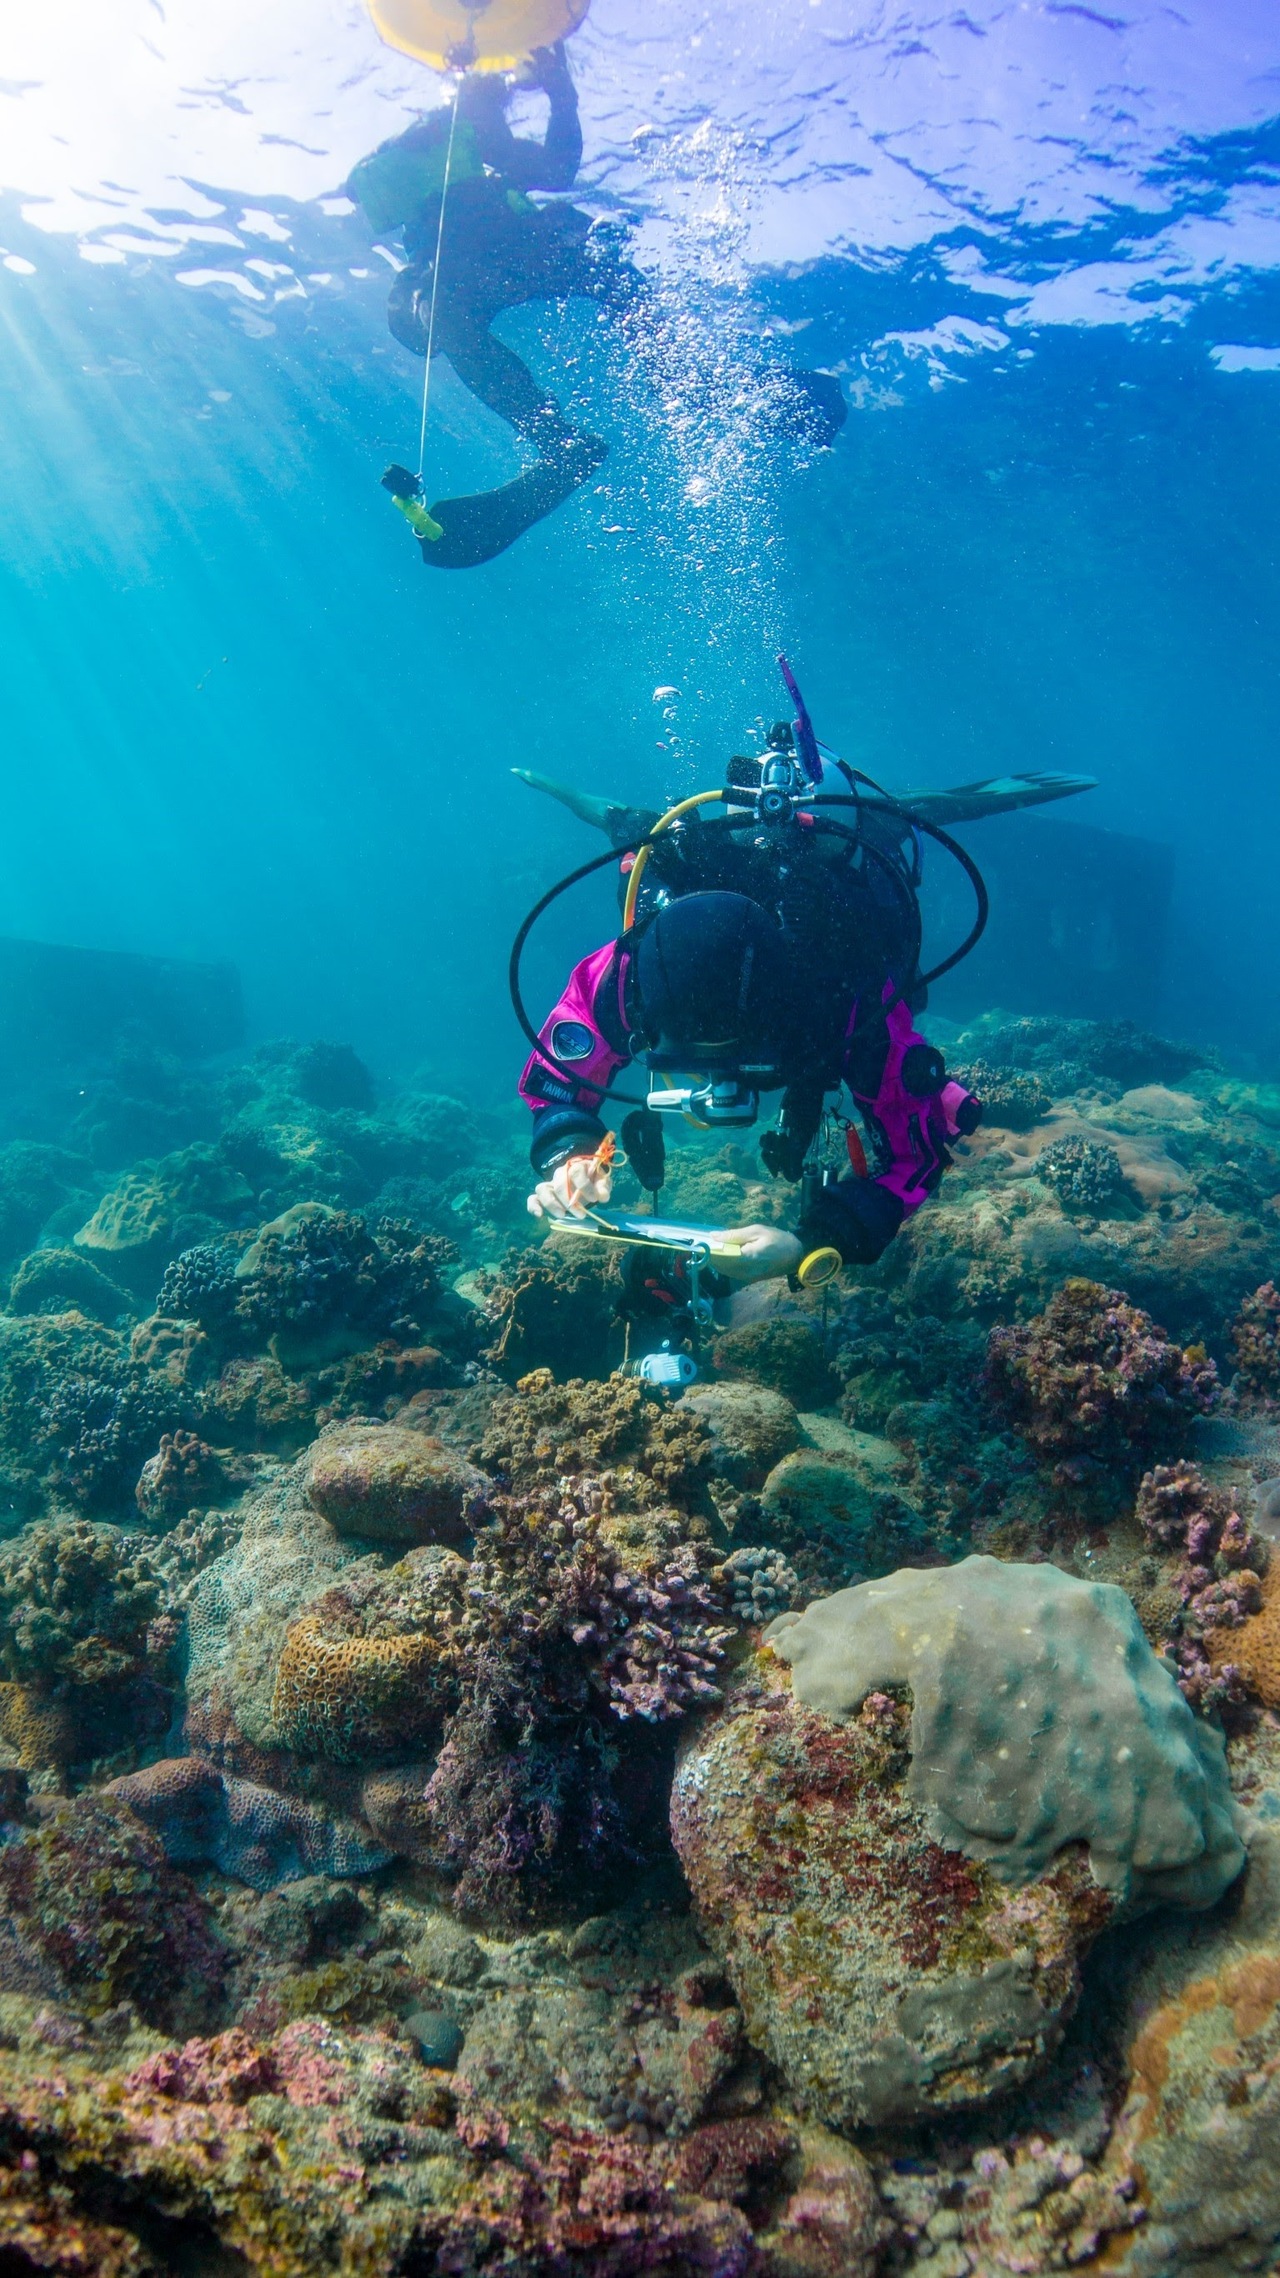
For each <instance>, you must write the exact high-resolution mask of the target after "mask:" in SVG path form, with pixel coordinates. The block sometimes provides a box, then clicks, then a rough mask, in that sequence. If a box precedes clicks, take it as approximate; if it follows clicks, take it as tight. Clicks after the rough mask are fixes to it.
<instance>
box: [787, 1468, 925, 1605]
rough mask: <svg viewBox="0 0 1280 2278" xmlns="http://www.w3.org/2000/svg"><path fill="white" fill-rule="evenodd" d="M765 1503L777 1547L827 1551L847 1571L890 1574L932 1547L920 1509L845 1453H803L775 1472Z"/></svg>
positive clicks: (839, 1566)
mask: <svg viewBox="0 0 1280 2278" xmlns="http://www.w3.org/2000/svg"><path fill="white" fill-rule="evenodd" d="M761 1501H762V1503H763V1506H764V1518H765V1523H766V1529H767V1532H768V1537H769V1540H770V1541H771V1542H777V1543H780V1544H781V1545H782V1547H783V1548H784V1549H787V1550H791V1549H795V1550H799V1549H802V1548H805V1547H815V1548H817V1547H821V1548H822V1549H823V1550H824V1551H825V1552H827V1553H828V1554H829V1555H830V1556H832V1557H833V1558H834V1561H835V1563H836V1566H837V1569H838V1570H839V1571H842V1572H845V1573H847V1574H851V1575H852V1574H857V1575H864V1574H886V1573H890V1572H892V1570H893V1568H894V1567H895V1566H897V1565H898V1564H899V1563H900V1561H901V1560H902V1559H903V1558H909V1557H910V1556H911V1555H912V1553H913V1552H917V1553H918V1552H919V1551H921V1550H923V1549H924V1547H925V1535H924V1524H923V1521H922V1520H921V1519H920V1518H919V1517H918V1515H917V1514H916V1512H914V1511H913V1510H912V1509H911V1508H910V1506H909V1505H908V1504H906V1503H904V1502H902V1501H901V1499H900V1498H899V1497H898V1496H896V1495H893V1494H890V1493H886V1492H885V1490H884V1488H883V1487H882V1486H879V1485H876V1484H873V1483H872V1482H871V1481H870V1480H868V1478H867V1477H866V1475H865V1473H864V1472H863V1470H862V1469H860V1468H859V1467H858V1465H857V1464H855V1463H854V1462H853V1461H851V1459H850V1457H849V1456H848V1455H847V1454H846V1453H844V1452H843V1451H842V1450H837V1449H823V1448H797V1449H796V1450H795V1452H794V1453H793V1454H791V1455H788V1456H786V1457H784V1459H783V1461H782V1462H781V1463H780V1464H778V1465H777V1466H776V1467H775V1469H774V1470H773V1471H771V1472H770V1474H769V1477H768V1478H767V1479H766V1481H765V1484H764V1493H763V1495H762V1497H761Z"/></svg>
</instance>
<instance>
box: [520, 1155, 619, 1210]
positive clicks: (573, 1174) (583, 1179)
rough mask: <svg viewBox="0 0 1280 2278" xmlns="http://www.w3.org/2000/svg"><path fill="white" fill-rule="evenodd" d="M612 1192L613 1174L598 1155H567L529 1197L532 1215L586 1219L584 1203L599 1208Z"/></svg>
mask: <svg viewBox="0 0 1280 2278" xmlns="http://www.w3.org/2000/svg"><path fill="white" fill-rule="evenodd" d="M612 1193H613V1173H612V1172H611V1171H610V1170H608V1169H607V1168H605V1167H603V1166H602V1165H601V1163H600V1160H599V1156H598V1154H593V1155H570V1157H569V1159H568V1161H567V1162H564V1163H559V1164H557V1166H556V1168H555V1170H554V1171H553V1172H552V1174H551V1176H550V1178H549V1179H543V1180H542V1181H541V1182H540V1183H539V1185H537V1186H536V1187H535V1188H534V1190H533V1193H532V1194H531V1195H530V1196H529V1201H528V1210H529V1215H530V1217H531V1218H585V1217H586V1215H587V1206H588V1205H589V1206H590V1207H591V1208H592V1209H593V1210H596V1209H599V1208H600V1207H601V1206H602V1205H603V1204H604V1203H606V1202H607V1201H608V1200H609V1197H610V1195H611V1194H612Z"/></svg>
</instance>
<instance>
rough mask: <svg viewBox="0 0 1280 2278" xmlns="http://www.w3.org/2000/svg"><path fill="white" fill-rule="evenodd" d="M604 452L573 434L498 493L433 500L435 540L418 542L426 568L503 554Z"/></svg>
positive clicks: (468, 565) (473, 563) (466, 565)
mask: <svg viewBox="0 0 1280 2278" xmlns="http://www.w3.org/2000/svg"><path fill="white" fill-rule="evenodd" d="M608 448H609V446H608V444H607V443H602V442H601V441H600V439H599V437H598V436H595V435H575V436H574V437H573V439H572V441H571V442H569V443H567V444H566V446H565V448H564V449H563V450H562V451H557V452H556V454H555V457H554V458H551V459H541V460H539V462H538V465H537V466H536V467H530V468H529V469H528V470H527V472H526V473H524V474H522V475H517V476H516V478H515V480H514V482H508V483H503V484H502V485H501V487H500V488H499V489H498V490H482V491H477V492H476V493H475V495H474V496H473V497H471V498H442V499H439V500H437V502H436V503H435V504H434V505H433V506H432V508H431V519H432V521H433V522H437V523H438V524H439V525H440V529H441V536H440V537H439V538H424V540H423V543H422V559H423V561H424V562H425V563H426V565H427V567H428V569H477V568H478V567H479V565H480V563H481V562H491V561H493V560H494V558H495V556H497V555H498V554H504V553H505V552H506V550H507V547H508V546H514V544H515V542H516V539H517V538H523V536H524V534H525V531H526V530H531V529H532V528H533V525H534V523H535V522H541V521H542V519H543V517H544V516H545V515H547V514H552V513H554V511H555V509H556V507H557V506H563V504H564V502H565V500H566V498H572V496H573V493H574V491H575V490H577V489H578V488H579V486H580V485H581V484H582V483H584V482H586V481H587V479H588V477H589V476H590V475H593V474H594V473H595V471H596V468H597V467H598V466H599V464H600V462H601V460H602V459H603V458H604V457H605V456H606V454H607V452H608Z"/></svg>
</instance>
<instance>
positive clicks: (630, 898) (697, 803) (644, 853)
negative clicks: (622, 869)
mask: <svg viewBox="0 0 1280 2278" xmlns="http://www.w3.org/2000/svg"><path fill="white" fill-rule="evenodd" d="M724 796H725V794H724V792H723V791H695V793H694V795H693V797H692V799H682V800H681V801H680V804H679V806H677V807H668V809H667V811H666V813H665V815H663V816H662V817H661V818H660V819H659V821H657V822H656V823H655V824H654V826H653V829H652V830H651V831H650V833H649V837H650V839H651V840H652V839H655V838H656V837H657V836H658V833H659V832H660V831H665V830H670V828H671V825H672V823H675V822H678V821H679V819H680V817H681V815H687V814H689V813H690V812H691V810H692V809H693V808H694V807H707V806H710V804H711V802H712V801H713V800H714V799H723V798H724ZM652 852H653V848H652V846H651V845H645V846H642V847H641V849H640V852H639V853H638V854H637V856H636V858H635V861H634V862H633V863H632V865H631V876H630V877H629V878H628V880H627V898H626V901H625V902H624V903H623V905H622V930H623V932H624V933H630V931H631V928H632V926H633V925H634V924H635V920H636V903H637V901H638V900H639V897H640V880H641V879H642V878H643V876H644V872H645V864H646V863H647V862H648V860H649V856H650V854H651V853H652Z"/></svg>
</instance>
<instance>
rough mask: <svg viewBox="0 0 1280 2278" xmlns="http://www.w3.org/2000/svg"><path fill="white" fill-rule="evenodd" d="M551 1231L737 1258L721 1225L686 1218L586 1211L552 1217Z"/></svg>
mask: <svg viewBox="0 0 1280 2278" xmlns="http://www.w3.org/2000/svg"><path fill="white" fill-rule="evenodd" d="M550 1225H551V1232H552V1233H553V1234H576V1235H578V1237H579V1238H580V1239H581V1238H583V1237H585V1238H586V1240H588V1241H596V1242H633V1243H636V1244H638V1245H640V1246H641V1247H642V1248H645V1249H650V1250H703V1251H705V1252H706V1254H707V1256H708V1257H709V1258H740V1257H741V1256H742V1250H741V1247H740V1245H739V1244H738V1243H737V1242H730V1241H728V1240H726V1238H725V1233H724V1229H723V1228H722V1227H720V1226H698V1225H694V1224H692V1223H691V1222H690V1221H689V1220H688V1219H687V1218H645V1217H642V1216H640V1214H639V1213H638V1212H633V1211H628V1210H589V1211H588V1213H587V1215H586V1217H585V1218H553V1219H552V1220H551V1222H550Z"/></svg>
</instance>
